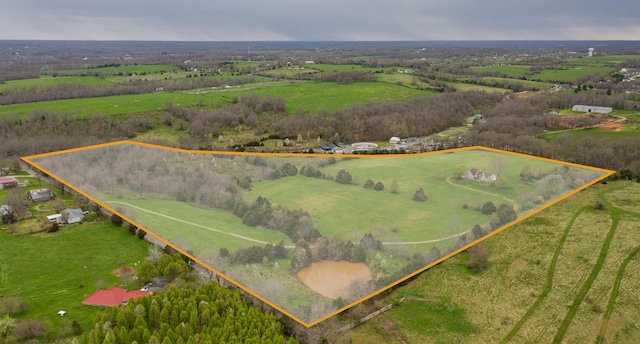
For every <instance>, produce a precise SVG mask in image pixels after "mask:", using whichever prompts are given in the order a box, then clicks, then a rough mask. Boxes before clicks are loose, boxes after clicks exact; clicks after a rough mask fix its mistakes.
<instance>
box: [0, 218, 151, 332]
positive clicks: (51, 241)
mask: <svg viewBox="0 0 640 344" xmlns="http://www.w3.org/2000/svg"><path fill="white" fill-rule="evenodd" d="M148 247H149V244H148V243H147V242H145V241H142V240H138V239H137V238H136V237H134V236H132V235H131V234H130V233H129V232H128V231H127V230H126V229H124V228H122V227H116V226H115V225H113V224H112V223H111V222H98V223H89V224H83V225H72V226H68V227H62V228H61V229H60V231H58V232H56V233H38V234H30V235H23V236H13V235H11V234H9V233H6V232H4V231H3V232H0V295H2V296H4V297H16V296H17V297H19V298H20V299H21V300H22V301H24V302H26V303H27V304H28V306H29V309H28V310H27V312H25V313H24V314H22V315H21V316H20V317H28V318H35V319H42V320H44V321H45V322H50V323H51V325H52V326H53V327H54V328H56V329H59V330H63V329H64V328H65V327H68V326H69V324H70V323H71V322H73V321H77V322H78V323H80V325H81V326H82V327H83V328H84V329H87V328H89V327H90V326H92V325H93V320H94V317H95V315H96V314H98V313H99V312H101V311H102V308H100V307H92V306H84V305H82V303H81V302H82V300H84V299H85V298H86V297H88V296H89V295H90V294H91V293H93V292H94V291H95V290H96V289H99V288H105V289H106V288H108V287H110V286H114V285H115V286H122V287H124V288H127V287H130V288H137V287H138V285H137V284H136V283H135V282H133V281H129V282H128V283H127V281H125V280H123V279H122V278H120V277H117V276H116V275H115V274H114V273H113V271H114V270H116V269H118V268H120V267H123V266H131V267H134V268H135V265H134V264H136V263H137V262H139V261H142V260H144V257H146V255H147V252H148ZM59 310H66V311H67V316H66V317H64V318H61V317H58V316H57V312H58V311H59Z"/></svg>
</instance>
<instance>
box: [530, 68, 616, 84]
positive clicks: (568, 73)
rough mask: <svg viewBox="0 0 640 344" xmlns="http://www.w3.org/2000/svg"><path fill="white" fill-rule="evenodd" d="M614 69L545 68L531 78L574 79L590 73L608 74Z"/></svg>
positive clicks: (550, 79) (546, 79) (549, 79)
mask: <svg viewBox="0 0 640 344" xmlns="http://www.w3.org/2000/svg"><path fill="white" fill-rule="evenodd" d="M611 71H612V70H611V68H575V69H562V70H544V71H542V72H540V73H537V74H533V75H531V76H530V77H529V78H530V79H539V80H543V81H550V82H556V81H567V82H569V81H573V80H575V79H576V78H579V77H581V76H585V75H589V74H601V75H607V74H608V73H610V72H611Z"/></svg>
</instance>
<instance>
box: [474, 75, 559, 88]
mask: <svg viewBox="0 0 640 344" xmlns="http://www.w3.org/2000/svg"><path fill="white" fill-rule="evenodd" d="M481 79H482V80H488V81H490V82H491V81H498V82H505V83H510V84H518V83H520V84H522V85H524V86H525V87H537V88H538V89H540V90H544V89H546V88H549V87H551V86H553V84H552V83H549V82H539V81H530V80H519V79H507V78H497V77H482V78H481Z"/></svg>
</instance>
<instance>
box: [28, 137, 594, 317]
mask: <svg viewBox="0 0 640 344" xmlns="http://www.w3.org/2000/svg"><path fill="white" fill-rule="evenodd" d="M97 149H99V148H97ZM79 152H81V153H78V154H77V155H76V154H75V153H65V154H61V155H59V156H56V155H47V156H45V157H43V158H37V157H36V158H27V159H28V161H32V162H35V163H37V164H38V165H40V166H43V167H44V168H45V169H46V170H47V171H48V172H47V173H53V174H54V175H57V176H58V177H59V178H62V179H63V180H66V181H69V182H70V183H72V184H75V185H84V187H89V186H90V185H93V187H91V189H93V190H97V189H100V190H105V191H103V192H106V190H111V191H110V194H109V195H107V194H99V193H98V194H96V193H95V191H94V197H97V199H98V200H99V201H101V202H102V203H103V204H104V205H106V206H108V207H110V208H112V209H115V210H116V211H118V212H119V213H120V214H122V215H123V216H124V217H125V218H131V219H133V220H134V221H135V222H136V223H137V224H139V225H141V226H143V227H144V228H146V229H147V230H150V231H152V232H154V233H156V234H157V235H160V236H161V237H163V238H164V240H165V241H166V242H170V243H171V244H172V245H174V246H176V247H178V248H180V249H181V250H182V251H183V252H190V253H191V254H194V256H195V257H198V258H199V257H200V256H203V255H205V254H210V253H211V252H213V253H216V252H217V251H219V250H220V248H223V247H224V248H227V249H228V250H229V252H231V253H232V254H234V253H235V252H237V251H239V250H240V249H244V248H248V247H250V246H259V247H264V246H265V245H266V244H267V243H270V244H277V243H279V242H284V243H285V244H286V245H287V247H288V248H290V249H292V251H295V252H300V248H301V247H299V246H298V245H297V244H296V245H294V244H293V243H292V241H291V240H287V238H286V237H285V236H284V235H282V234H280V233H277V232H275V231H270V230H266V229H264V228H263V227H256V226H252V227H250V226H246V225H243V223H244V221H245V220H246V218H245V217H242V219H240V218H239V217H237V216H236V215H234V214H233V213H231V212H229V211H226V212H225V211H222V210H216V209H210V208H205V207H203V206H201V207H194V206H193V205H189V204H186V203H182V202H178V201H175V200H160V199H171V196H170V194H166V195H164V196H159V194H161V193H162V189H163V188H157V186H159V185H163V184H166V183H167V182H171V183H176V185H178V186H180V187H181V188H182V187H189V183H186V184H179V183H178V181H179V180H181V179H185V178H186V175H185V174H184V173H185V172H186V171H187V170H185V168H186V166H187V165H186V164H187V162H188V164H189V165H192V166H193V167H194V170H192V171H191V172H189V174H196V175H199V177H198V178H197V179H196V180H194V181H197V183H198V187H197V188H198V189H204V190H208V189H211V190H213V189H214V188H215V186H214V185H212V184H210V183H208V181H207V177H205V176H206V175H211V176H212V178H213V180H218V181H220V182H222V183H224V180H225V175H226V173H229V171H231V170H240V171H242V170H245V171H246V170H247V169H253V168H255V169H258V168H256V167H252V166H262V167H260V168H262V169H263V170H262V171H263V172H260V173H261V174H257V175H253V176H254V178H256V176H259V175H262V176H266V175H267V174H266V173H267V172H268V171H272V170H274V169H275V170H277V169H278V168H279V167H278V165H284V163H285V162H287V163H290V164H293V165H296V166H297V168H298V169H300V168H302V166H303V164H314V165H315V166H316V168H317V169H318V170H320V171H321V172H322V173H324V174H325V175H332V176H337V175H338V171H340V170H345V171H347V172H349V173H350V174H352V176H353V177H354V179H357V180H358V182H357V184H353V183H351V184H340V183H336V182H334V181H333V180H327V179H321V178H310V177H305V176H301V175H295V176H291V175H290V176H288V177H280V178H277V179H273V178H271V179H263V180H256V181H254V182H253V183H252V186H251V188H252V190H251V191H250V192H248V193H246V194H244V199H245V203H244V204H246V205H247V207H253V205H254V200H257V198H258V197H259V196H262V197H266V199H268V200H269V202H270V203H271V204H272V205H274V207H275V206H278V205H282V206H284V207H285V208H286V209H294V208H302V209H303V210H304V211H307V212H308V213H309V214H310V215H311V219H312V221H313V228H314V229H317V230H318V231H319V232H320V233H321V235H322V236H324V237H325V238H326V239H322V240H329V239H333V238H337V239H339V240H340V241H341V242H345V241H346V242H351V244H352V245H353V242H356V243H358V242H359V241H360V238H362V237H363V236H364V234H365V233H372V234H373V235H374V236H375V237H376V239H378V240H380V241H382V247H383V248H382V249H378V250H376V251H375V252H370V253H366V252H363V254H364V255H365V256H366V257H363V258H362V259H365V261H367V262H368V263H370V264H373V263H374V261H375V262H377V261H382V260H385V263H383V264H384V265H385V266H386V267H385V268H383V269H382V270H380V272H379V273H380V274H381V275H380V276H387V277H390V276H394V278H396V277H395V276H396V275H395V274H397V273H398V272H399V271H401V270H402V271H404V270H403V268H404V265H407V264H409V261H411V262H412V263H416V262H413V260H412V258H410V257H411V255H410V254H409V252H410V250H411V249H412V250H413V251H414V252H415V250H416V249H417V250H420V251H422V252H428V251H429V250H431V249H432V248H437V249H438V250H442V252H446V253H449V252H454V251H455V250H456V249H457V247H456V246H455V245H456V244H457V243H458V242H459V240H458V239H459V237H462V238H467V239H463V241H461V242H462V244H461V245H462V246H464V245H465V244H467V243H469V242H470V241H471V240H469V239H468V238H469V237H467V236H466V234H467V232H469V231H470V230H471V228H472V227H473V226H474V225H476V224H478V225H483V226H486V225H487V224H488V223H489V221H490V220H491V219H492V216H491V215H488V214H482V213H481V212H480V211H479V210H480V208H481V207H482V206H483V204H484V203H486V202H487V201H492V202H493V203H495V206H496V207H498V206H499V205H500V204H502V203H505V204H508V205H512V206H513V207H514V208H515V209H516V210H518V209H520V210H519V211H518V213H517V214H515V213H514V218H515V216H523V215H526V214H527V213H528V212H529V211H530V210H532V209H526V210H524V206H523V205H522V203H521V201H520V200H519V197H520V195H521V194H523V193H532V192H534V191H535V190H537V189H538V188H539V184H542V182H533V183H532V184H522V183H521V182H520V173H521V171H522V170H523V168H524V167H525V166H529V167H530V169H531V170H532V171H537V172H536V173H539V174H540V173H543V174H553V173H578V174H577V175H575V176H574V177H572V178H576V179H580V180H581V182H579V183H578V184H577V186H574V188H582V187H584V186H585V185H587V184H589V183H591V182H595V180H597V179H598V178H601V177H602V176H604V175H605V171H602V170H599V171H594V170H588V169H581V168H579V167H575V166H574V167H568V166H564V167H561V166H562V165H560V164H558V163H555V162H551V161H547V160H539V159H531V158H529V157H525V156H520V155H512V154H505V153H501V152H497V151H489V150H484V149H479V148H475V149H463V150H457V151H449V152H439V153H438V154H422V155H400V156H394V157H389V156H373V157H358V156H354V157H358V158H351V159H342V158H343V157H339V156H338V157H337V158H336V160H337V162H335V163H333V164H331V163H329V164H326V161H328V160H329V159H327V157H326V156H322V155H310V156H307V157H305V156H299V155H291V156H278V155H266V156H262V157H261V159H262V160H264V161H265V162H264V164H262V165H253V162H255V160H254V159H255V158H254V159H251V158H249V156H250V155H251V154H245V158H239V157H236V155H238V154H233V155H221V154H220V155H215V156H213V157H211V156H210V155H208V154H202V152H198V153H199V154H193V153H191V152H183V153H181V154H178V153H177V152H171V151H167V150H162V149H157V148H152V147H149V146H146V145H138V144H135V145H134V144H133V143H132V142H127V141H125V142H122V143H116V144H112V145H106V146H105V147H104V150H98V151H96V153H94V155H93V156H94V158H95V159H87V158H88V157H89V156H91V150H81V151H79ZM87 154H89V155H87ZM128 154H130V155H128ZM116 157H117V159H118V161H120V162H121V163H120V164H122V163H124V162H125V161H130V162H131V163H132V165H130V166H129V167H126V168H124V169H121V170H119V171H117V170H110V169H108V168H103V167H100V166H101V164H102V163H104V162H106V163H108V162H109V161H111V159H113V158H116ZM136 157H138V159H145V160H144V163H143V162H142V161H136V160H137V159H136ZM101 160H104V161H101ZM89 161H90V162H89ZM323 162H325V163H324V164H323V165H322V166H321V163H323ZM84 164H89V165H87V166H85V167H83V166H84ZM142 164H144V165H149V166H153V168H152V169H149V170H147V169H139V170H136V171H134V170H133V169H134V168H140V167H141V166H142ZM69 166H73V168H72V169H69ZM89 166H91V168H90V167H89ZM134 166H138V167H134ZM460 166H463V168H461V167H460ZM472 167H475V168H480V169H483V170H486V171H489V170H490V169H492V168H498V169H500V170H501V171H502V172H501V173H500V175H501V178H503V179H505V180H506V182H505V183H506V185H507V186H506V187H501V188H498V187H496V186H495V185H493V184H490V183H482V182H478V181H470V180H461V179H458V178H457V177H454V176H453V173H452V171H454V170H456V169H457V170H463V171H467V170H468V169H470V168H472ZM174 168H177V169H176V170H175V172H169V171H172V170H174ZM78 169H80V170H85V173H83V174H77V170H78ZM107 171H108V173H107V174H104V173H105V172H107ZM145 171H146V172H145ZM154 171H156V172H154ZM159 171H164V172H160V174H161V175H162V177H163V179H162V180H163V181H164V182H163V183H160V184H154V185H156V186H155V187H153V189H145V188H144V187H143V184H144V183H143V182H142V180H152V179H154V177H156V176H159V175H158V174H157V173H159ZM216 171H217V172H216ZM563 171H564V172H563ZM69 173H70V174H69ZM100 173H103V174H104V175H102V176H100ZM122 173H124V174H122ZM145 173H150V174H148V175H147V174H145ZM556 176H559V175H556ZM78 178H79V179H78ZM128 178H142V179H139V180H140V181H139V182H134V184H131V186H130V187H129V188H133V189H135V195H134V194H133V193H132V191H131V190H130V191H128V192H124V191H123V190H120V191H118V189H117V188H115V187H116V186H115V185H113V184H109V183H108V182H107V183H105V181H107V180H114V181H116V183H117V185H119V186H120V185H121V184H122V183H123V182H124V180H125V179H128ZM228 179H231V178H228ZM366 179H372V180H373V181H374V182H377V181H381V182H383V183H384V184H385V185H386V187H385V189H384V190H382V191H377V190H373V189H366V188H363V187H362V184H363V183H364V182H365V180H366ZM394 179H395V180H396V181H397V190H395V192H391V185H392V184H394V183H393V180H394ZM92 180H93V181H95V182H96V183H97V184H92V183H93V182H92ZM564 183H568V182H563V184H564ZM201 184H202V185H201ZM205 185H206V186H205ZM149 187H152V185H151V184H149ZM556 187H557V186H555V187H554V188H556ZM418 188H422V189H424V190H425V193H426V195H427V200H426V201H425V202H417V201H414V200H412V198H413V195H414V193H415V191H416V190H417V189H418ZM145 190H148V191H145ZM151 190H154V191H151ZM570 191H572V188H569V189H563V190H556V191H554V193H553V197H552V198H550V199H547V200H546V201H545V202H540V203H538V204H537V205H536V206H535V207H543V206H546V205H548V202H552V201H553V200H554V199H556V198H558V197H562V195H563V194H564V193H566V192H570ZM217 192H219V191H217ZM96 195H97V196H96ZM116 195H117V197H116ZM220 195H222V194H220ZM198 197H207V192H204V193H200V194H199V196H195V198H196V199H197V198H198ZM239 204H240V203H238V204H236V208H235V209H238V205H239ZM465 204H466V206H465ZM261 207H262V206H261ZM252 209H255V208H252ZM272 209H275V208H272ZM274 212H275V210H274ZM246 214H248V212H247V213H246ZM262 216H265V215H262ZM274 217H275V215H274ZM494 217H495V216H494ZM503 224H506V222H505V223H503ZM300 228H302V224H300ZM493 228H496V227H493ZM503 228H504V227H503ZM300 231H302V229H300ZM486 233H490V231H489V232H485V234H486ZM464 240H467V241H464ZM315 244H317V242H315ZM386 246H392V247H388V249H389V251H388V250H387V249H385V248H384V247H386ZM399 246H404V251H405V252H404V253H402V254H405V253H406V255H405V256H402V255H401V256H399V257H393V256H394V255H395V254H396V253H397V252H398V251H397V249H398V248H399ZM458 247H460V246H458ZM390 252H391V253H390ZM446 253H445V254H446ZM383 257H386V258H383ZM402 257H404V258H402ZM441 257H442V256H441ZM289 258H290V259H293V258H294V257H292V256H291V255H290V256H289ZM386 259H388V262H386ZM436 259H437V258H436ZM287 264H291V263H287ZM381 264H382V263H381ZM418 264H419V262H418ZM423 264H426V263H423ZM423 266H425V265H423ZM212 267H213V268H214V269H215V268H216V266H212ZM267 267H268V268H267ZM264 269H266V270H265V271H266V272H265V273H261V274H260V275H257V274H256V272H255V271H256V270H258V271H259V270H264ZM416 269H419V268H416V267H413V270H411V271H416ZM226 271H227V273H228V274H229V275H228V276H230V278H232V279H233V280H235V281H238V282H239V283H241V284H243V285H244V286H245V287H247V286H248V288H250V290H252V291H253V292H256V293H258V294H259V295H267V296H264V297H265V298H266V299H268V300H273V299H274V298H275V299H277V300H279V302H282V303H281V304H275V306H276V307H286V308H281V309H284V310H285V311H287V312H290V313H291V314H294V316H295V317H297V318H298V320H299V321H300V319H302V322H303V323H306V324H310V323H313V322H315V321H320V320H319V319H320V318H322V317H326V316H328V315H329V314H331V312H332V311H334V310H335V306H333V305H332V304H331V300H323V299H315V300H312V299H307V301H304V297H303V295H306V293H308V291H304V290H300V288H299V287H294V288H293V289H286V288H285V286H281V287H279V288H280V290H281V291H280V293H281V294H282V295H286V296H279V297H275V296H273V295H272V293H273V289H269V287H265V284H264V283H260V282H259V281H261V278H263V277H260V276H263V275H267V276H280V277H273V278H276V279H277V280H281V281H285V280H287V281H288V282H287V283H286V285H288V286H294V285H296V282H295V280H290V277H288V278H287V277H285V275H282V274H286V271H287V269H282V270H279V268H278V266H276V265H273V262H270V261H269V260H266V261H265V260H264V259H263V262H262V264H239V265H237V266H236V265H232V266H230V267H228V269H227V270H226ZM256 278H258V279H256ZM381 283H382V282H381ZM384 283H391V282H390V281H389V282H387V281H386V280H384ZM391 285H392V284H391ZM383 286H384V284H383ZM387 286H390V285H387ZM254 288H257V290H256V289H254ZM265 288H267V289H265ZM376 288H380V286H377V287H376ZM366 290H371V291H374V290H375V289H366ZM371 291H368V292H367V293H370V292H371ZM367 293H365V294H364V295H367ZM350 295H354V296H351V297H354V298H347V299H346V302H347V303H351V302H356V301H358V299H359V300H360V301H362V300H363V299H361V298H362V296H355V295H358V294H357V293H352V294H350ZM364 299H366V297H365V298H364ZM296 300H297V301H296ZM297 302H301V303H297ZM309 302H316V303H314V304H309ZM305 307H311V308H309V309H310V310H311V311H310V312H311V313H309V312H307V311H305V309H306V308H305ZM314 307H315V308H316V309H317V310H313V309H314Z"/></svg>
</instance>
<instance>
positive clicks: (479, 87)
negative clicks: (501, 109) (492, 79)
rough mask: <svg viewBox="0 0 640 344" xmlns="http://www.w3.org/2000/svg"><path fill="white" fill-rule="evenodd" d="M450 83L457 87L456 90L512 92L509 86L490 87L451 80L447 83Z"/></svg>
mask: <svg viewBox="0 0 640 344" xmlns="http://www.w3.org/2000/svg"><path fill="white" fill-rule="evenodd" d="M447 84H448V85H451V86H453V87H455V88H456V90H459V91H471V90H473V91H485V92H489V93H491V92H500V93H506V92H510V91H511V90H509V89H507V88H498V87H490V86H483V85H473V84H467V83H463V82H449V83H447Z"/></svg>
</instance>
